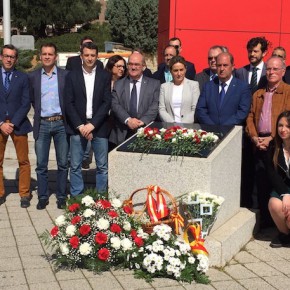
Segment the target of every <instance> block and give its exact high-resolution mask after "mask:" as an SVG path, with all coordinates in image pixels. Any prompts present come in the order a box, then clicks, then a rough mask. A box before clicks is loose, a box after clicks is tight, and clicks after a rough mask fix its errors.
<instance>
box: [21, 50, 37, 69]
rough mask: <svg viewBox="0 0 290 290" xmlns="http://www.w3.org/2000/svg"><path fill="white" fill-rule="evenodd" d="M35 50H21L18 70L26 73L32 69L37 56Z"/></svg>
mask: <svg viewBox="0 0 290 290" xmlns="http://www.w3.org/2000/svg"><path fill="white" fill-rule="evenodd" d="M35 53H36V52H35V51H34V50H19V56H18V63H17V66H16V68H17V69H18V70H20V71H25V70H27V69H30V68H32V63H31V61H32V59H33V56H34V55H35Z"/></svg>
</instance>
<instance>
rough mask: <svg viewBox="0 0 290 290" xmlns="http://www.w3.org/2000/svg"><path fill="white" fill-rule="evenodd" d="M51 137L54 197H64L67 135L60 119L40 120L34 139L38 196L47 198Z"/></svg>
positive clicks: (65, 194) (66, 172) (66, 170)
mask: <svg viewBox="0 0 290 290" xmlns="http://www.w3.org/2000/svg"><path fill="white" fill-rule="evenodd" d="M51 138H53V142H54V147H55V152H56V161H57V179H56V186H57V188H56V197H57V199H65V198H66V196H67V193H66V183H67V174H68V165H67V155H68V150H69V143H68V137H67V135H66V132H65V127H64V124H63V121H62V120H59V121H54V122H49V121H45V120H41V123H40V127H39V135H38V138H37V140H36V141H35V153H36V157H37V167H36V169H35V171H36V174H37V186H38V198H39V199H46V200H47V199H48V198H49V192H48V168H47V165H48V158H49V149H50V143H51Z"/></svg>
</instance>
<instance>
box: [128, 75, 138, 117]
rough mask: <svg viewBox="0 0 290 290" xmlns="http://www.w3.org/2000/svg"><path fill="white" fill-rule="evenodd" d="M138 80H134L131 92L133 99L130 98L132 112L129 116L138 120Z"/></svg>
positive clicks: (130, 111)
mask: <svg viewBox="0 0 290 290" xmlns="http://www.w3.org/2000/svg"><path fill="white" fill-rule="evenodd" d="M136 82H137V81H136V80H133V88H132V91H131V98H130V110H129V114H130V117H132V118H136V117H137V87H136Z"/></svg>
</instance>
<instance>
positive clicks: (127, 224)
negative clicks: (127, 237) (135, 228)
mask: <svg viewBox="0 0 290 290" xmlns="http://www.w3.org/2000/svg"><path fill="white" fill-rule="evenodd" d="M123 229H124V230H125V231H130V230H131V224H130V223H129V222H127V221H125V222H124V223H123Z"/></svg>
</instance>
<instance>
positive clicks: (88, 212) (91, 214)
mask: <svg viewBox="0 0 290 290" xmlns="http://www.w3.org/2000/svg"><path fill="white" fill-rule="evenodd" d="M95 214H96V213H95V212H94V211H93V210H91V209H90V208H87V209H86V210H85V211H84V213H83V216H84V217H85V218H89V217H91V216H93V215H95Z"/></svg>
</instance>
